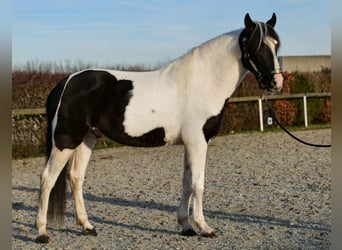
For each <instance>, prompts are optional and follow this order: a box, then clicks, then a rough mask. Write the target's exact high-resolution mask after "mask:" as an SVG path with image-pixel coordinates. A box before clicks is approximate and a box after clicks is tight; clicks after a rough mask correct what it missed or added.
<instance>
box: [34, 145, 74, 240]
mask: <svg viewBox="0 0 342 250" xmlns="http://www.w3.org/2000/svg"><path fill="white" fill-rule="evenodd" d="M73 152H74V150H73V149H63V150H62V151H60V150H59V149H57V148H56V147H53V149H52V150H51V154H50V157H49V160H48V161H47V164H46V167H45V169H44V170H43V172H42V174H41V180H40V183H41V184H40V198H39V207H38V214H37V220H36V227H37V229H38V237H37V239H36V242H37V243H48V242H50V238H49V236H48V234H47V232H46V223H47V210H48V205H49V196H50V193H51V190H52V188H53V187H54V185H55V183H56V180H57V178H58V176H59V174H60V173H61V172H62V170H63V168H64V167H65V164H66V163H67V161H68V160H69V159H70V157H71V156H72V154H73Z"/></svg>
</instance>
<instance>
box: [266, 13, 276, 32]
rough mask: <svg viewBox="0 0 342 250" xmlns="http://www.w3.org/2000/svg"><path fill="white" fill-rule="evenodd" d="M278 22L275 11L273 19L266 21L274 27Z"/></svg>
mask: <svg viewBox="0 0 342 250" xmlns="http://www.w3.org/2000/svg"><path fill="white" fill-rule="evenodd" d="M276 22H277V16H276V14H275V13H274V12H273V15H272V17H271V19H270V20H268V21H267V22H266V23H267V24H268V25H270V26H271V27H272V28H274V26H275V24H276Z"/></svg>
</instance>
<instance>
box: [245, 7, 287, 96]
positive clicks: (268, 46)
mask: <svg viewBox="0 0 342 250" xmlns="http://www.w3.org/2000/svg"><path fill="white" fill-rule="evenodd" d="M276 20H277V18H276V15H275V14H274V13H273V15H272V18H271V19H270V20H268V21H267V22H266V23H261V22H254V21H252V19H251V18H250V16H249V14H248V13H247V14H246V16H245V29H244V30H243V31H242V32H241V34H240V37H239V44H240V49H241V53H242V56H241V61H242V64H243V66H244V67H245V68H246V69H248V70H249V71H251V72H252V73H253V74H254V76H255V77H256V79H257V80H258V83H259V85H260V88H261V89H267V90H269V91H279V90H280V89H281V88H282V86H283V76H282V74H281V69H280V66H279V62H278V57H277V51H278V48H279V46H280V40H279V37H278V35H277V33H276V32H275V30H274V26H275V24H276Z"/></svg>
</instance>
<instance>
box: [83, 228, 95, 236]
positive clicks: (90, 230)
mask: <svg viewBox="0 0 342 250" xmlns="http://www.w3.org/2000/svg"><path fill="white" fill-rule="evenodd" d="M82 234H83V235H91V236H97V232H96V230H95V228H93V229H88V228H86V229H84V230H83V231H82Z"/></svg>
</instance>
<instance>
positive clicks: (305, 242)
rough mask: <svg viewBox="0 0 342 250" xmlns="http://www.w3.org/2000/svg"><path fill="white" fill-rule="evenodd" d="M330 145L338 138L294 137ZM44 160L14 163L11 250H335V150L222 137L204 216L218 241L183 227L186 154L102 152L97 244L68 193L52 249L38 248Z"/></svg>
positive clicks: (93, 180) (214, 150) (92, 207)
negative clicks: (179, 214)
mask: <svg viewBox="0 0 342 250" xmlns="http://www.w3.org/2000/svg"><path fill="white" fill-rule="evenodd" d="M296 135H298V136H300V137H302V138H303V139H307V140H309V141H312V142H315V143H330V136H331V130H330V129H324V130H314V131H302V132H296ZM43 165H44V159H43V158H33V159H25V160H15V161H13V172H12V176H13V177H12V183H13V184H12V186H13V190H12V196H13V199H12V202H13V212H12V217H13V237H12V245H13V249H253V248H263V249H270V248H272V249H298V248H305V249H308V248H310V249H328V248H329V246H330V231H331V150H330V149H326V148H311V147H308V146H303V145H301V144H299V143H297V142H296V141H294V140H293V139H291V138H290V137H288V136H287V135H286V134H285V133H252V134H237V135H229V136H225V137H218V138H216V139H215V140H213V142H212V143H211V146H210V147H209V152H208V161H207V168H206V179H205V181H206V182H205V183H206V188H205V193H204V209H205V211H204V212H205V215H206V218H207V222H208V224H209V225H211V226H212V227H213V228H215V229H216V230H217V235H218V237H217V238H215V239H206V238H201V237H197V236H195V237H191V238H187V237H182V236H180V235H179V231H180V228H179V227H178V225H177V221H176V211H177V207H178V205H179V200H180V196H181V179H182V172H183V147H182V146H170V147H160V148H153V149H148V148H130V147H122V148H115V149H108V150H98V151H95V152H94V154H93V156H92V159H91V162H90V165H89V167H88V171H87V175H86V181H85V186H84V191H85V202H86V207H87V212H88V216H89V219H90V221H91V222H92V223H93V224H94V225H95V227H96V230H97V232H98V234H99V235H98V236H97V237H93V236H88V237H87V236H82V235H81V234H80V233H81V228H80V227H79V226H78V225H76V223H75V219H74V215H73V205H72V202H71V195H70V190H69V191H68V192H69V193H68V203H67V209H66V218H65V223H64V225H63V226H62V227H61V228H58V227H57V226H55V225H50V226H49V227H48V230H49V233H50V237H51V238H52V243H51V244H49V245H38V244H36V243H34V239H35V237H36V233H37V232H36V230H35V228H34V221H35V216H36V211H37V201H38V191H39V175H40V172H41V170H42V167H43Z"/></svg>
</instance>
